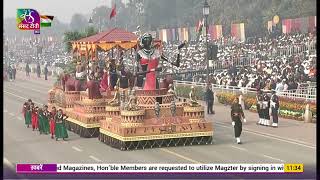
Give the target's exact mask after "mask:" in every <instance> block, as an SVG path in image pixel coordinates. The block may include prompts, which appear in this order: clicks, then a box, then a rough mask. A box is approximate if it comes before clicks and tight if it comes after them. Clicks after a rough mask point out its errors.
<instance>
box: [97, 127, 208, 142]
mask: <svg viewBox="0 0 320 180" xmlns="http://www.w3.org/2000/svg"><path fill="white" fill-rule="evenodd" d="M100 133H102V134H104V135H107V136H110V137H113V138H115V139H118V140H120V141H145V140H155V139H172V138H185V137H199V136H213V131H209V132H192V133H176V134H161V135H149V136H134V137H123V136H120V135H118V134H114V133H112V132H109V131H106V130H104V129H101V128H100Z"/></svg>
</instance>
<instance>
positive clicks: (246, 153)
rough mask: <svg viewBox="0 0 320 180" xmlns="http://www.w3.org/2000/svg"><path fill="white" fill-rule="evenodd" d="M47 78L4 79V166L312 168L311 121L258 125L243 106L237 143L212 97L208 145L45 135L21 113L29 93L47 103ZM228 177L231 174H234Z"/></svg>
mask: <svg viewBox="0 0 320 180" xmlns="http://www.w3.org/2000/svg"><path fill="white" fill-rule="evenodd" d="M52 84H53V80H48V81H44V80H43V79H37V78H34V77H32V78H30V79H26V78H25V77H23V74H22V73H21V74H19V73H18V77H17V80H16V81H15V82H4V110H3V112H4V120H3V124H4V165H5V166H6V168H9V169H12V168H13V167H15V164H16V163H204V164H206V163H303V164H304V165H305V170H306V171H312V172H313V173H314V171H315V166H316V148H315V139H316V138H315V136H316V127H315V124H309V125H307V126H306V125H304V124H303V123H301V122H297V121H292V120H281V119H280V122H283V124H284V125H283V127H281V124H280V126H279V128H277V129H274V128H268V127H257V126H256V125H254V123H255V119H254V118H250V117H252V116H254V114H253V113H250V112H245V113H246V115H247V118H246V119H247V121H248V122H247V124H248V125H247V126H246V125H244V128H245V130H244V131H243V133H242V136H241V139H242V141H243V144H241V145H238V144H236V143H235V139H234V135H233V129H232V126H231V123H230V117H229V112H230V107H228V106H223V105H220V104H217V103H216V104H215V109H216V114H215V115H210V116H209V119H211V120H213V122H214V137H213V139H214V143H213V144H212V145H203V146H187V147H170V148H156V149H146V150H136V151H120V150H118V149H114V148H111V147H109V146H107V145H105V144H103V143H101V142H100V141H98V139H97V138H80V137H79V136H78V135H77V134H74V133H72V132H69V139H68V141H55V140H52V139H50V136H49V135H39V132H36V131H32V129H31V128H26V127H25V125H24V120H23V117H22V114H21V109H22V104H23V102H25V101H26V99H29V98H30V99H32V100H33V101H34V102H36V103H39V104H38V105H42V104H45V103H47V99H48V90H49V89H50V88H51V87H52ZM290 127H292V128H296V129H299V128H300V127H301V129H302V131H308V133H304V132H300V134H302V135H301V136H299V137H297V138H295V134H297V131H296V130H294V129H293V130H292V131H290ZM276 131H277V132H279V133H284V132H283V131H286V132H285V133H286V134H287V136H284V137H279V136H277V135H275V134H277V133H273V132H276ZM290 134H292V136H291V135H290ZM298 134H299V133H298ZM304 134H307V135H304ZM304 136H306V137H304ZM307 136H308V137H307ZM304 139H306V140H308V141H304ZM230 177H233V178H236V177H235V176H234V175H230ZM294 177H296V178H297V177H299V175H295V176H294ZM312 177H315V174H313V175H312V176H310V178H312Z"/></svg>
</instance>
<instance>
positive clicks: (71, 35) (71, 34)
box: [63, 31, 84, 53]
mask: <svg viewBox="0 0 320 180" xmlns="http://www.w3.org/2000/svg"><path fill="white" fill-rule="evenodd" d="M83 37H84V36H83V34H82V33H80V32H79V31H68V32H65V33H64V39H63V42H64V43H65V44H66V46H65V47H66V51H67V52H69V53H70V52H71V50H72V42H73V41H76V40H79V39H81V38H83Z"/></svg>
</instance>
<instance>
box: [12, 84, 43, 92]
mask: <svg viewBox="0 0 320 180" xmlns="http://www.w3.org/2000/svg"><path fill="white" fill-rule="evenodd" d="M15 86H18V87H22V88H25V89H29V90H32V91H35V92H38V93H45V92H47V91H48V88H45V89H47V90H46V91H45V90H44V88H43V91H39V90H37V89H33V88H30V87H26V86H20V85H18V84H15ZM9 88H13V87H12V86H9ZM41 88H42V87H41Z"/></svg>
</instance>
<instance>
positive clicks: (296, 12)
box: [4, 0, 316, 50]
mask: <svg viewBox="0 0 320 180" xmlns="http://www.w3.org/2000/svg"><path fill="white" fill-rule="evenodd" d="M114 2H116V11H117V15H116V17H114V18H113V19H111V20H110V19H109V14H110V12H111V9H112V7H107V6H99V7H96V8H94V9H93V10H92V13H91V17H92V24H89V22H88V21H89V17H87V16H85V15H83V14H74V15H73V16H72V18H71V22H70V24H69V25H67V24H64V23H61V22H59V20H58V19H55V20H54V21H53V24H52V27H51V28H46V29H44V30H41V32H43V34H57V35H63V34H64V35H65V36H64V40H65V41H66V42H69V41H72V40H77V39H79V38H82V37H86V36H87V35H89V34H90V33H88V32H87V31H89V29H90V28H91V31H92V33H91V35H92V34H94V32H95V33H96V32H97V31H104V30H106V29H109V28H113V27H115V26H117V27H121V28H124V29H127V30H128V31H135V30H136V27H137V26H138V25H140V26H141V27H142V31H146V30H151V31H154V30H157V29H163V28H175V27H183V26H184V27H190V26H196V23H197V22H198V21H199V20H200V19H201V18H203V15H202V7H203V4H204V0H161V1H160V0H129V1H128V2H127V4H123V3H122V2H121V1H114V0H113V3H112V4H114ZM208 3H209V5H210V15H209V17H208V22H209V23H210V24H221V25H222V26H223V27H224V28H223V31H224V32H223V34H224V36H226V35H229V33H230V29H231V23H240V22H242V23H245V29H246V36H247V37H252V36H263V35H264V33H265V32H266V31H267V21H269V20H272V18H273V16H274V15H278V16H279V17H280V18H282V19H286V18H297V17H305V16H315V15H316V0H208ZM6 23H7V25H9V26H8V27H9V28H7V25H6ZM8 23H9V24H8ZM4 25H5V29H4V30H5V32H9V33H16V31H18V30H17V28H16V21H15V19H14V18H12V19H11V20H5V24H4ZM81 32H82V33H81ZM16 34H18V33H16ZM68 44H69V45H68V46H67V50H70V43H68Z"/></svg>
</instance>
